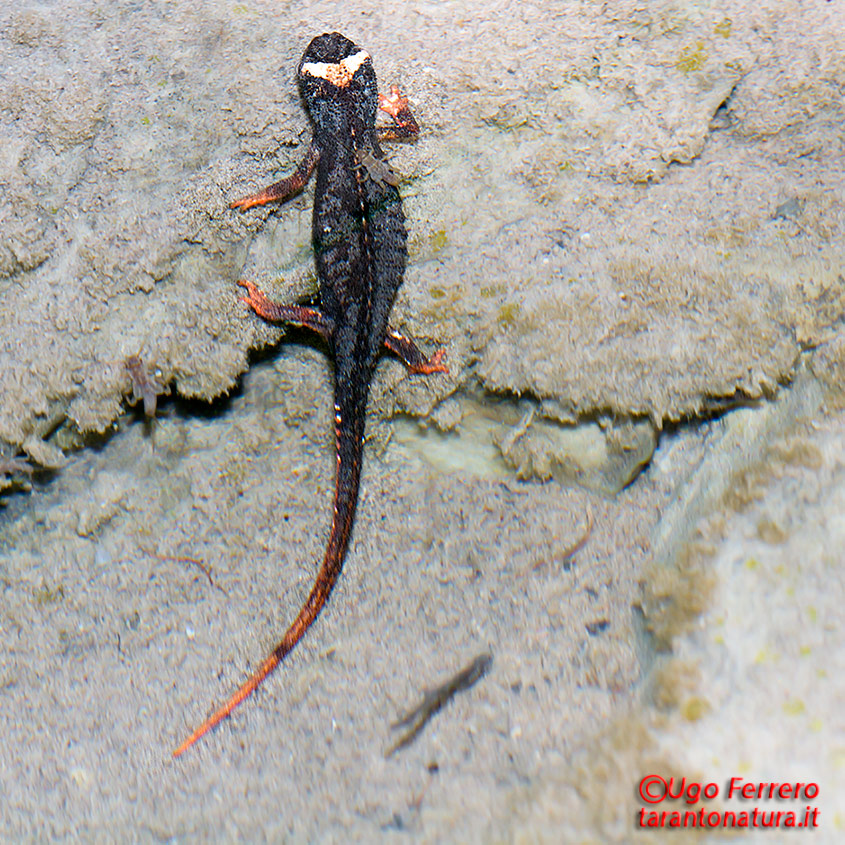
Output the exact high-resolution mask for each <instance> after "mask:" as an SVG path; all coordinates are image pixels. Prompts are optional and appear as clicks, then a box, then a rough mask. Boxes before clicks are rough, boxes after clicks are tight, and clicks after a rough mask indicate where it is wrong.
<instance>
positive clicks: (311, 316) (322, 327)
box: [238, 279, 334, 340]
mask: <svg viewBox="0 0 845 845" xmlns="http://www.w3.org/2000/svg"><path fill="white" fill-rule="evenodd" d="M238 284H239V285H240V286H241V287H242V288H245V289H246V294H247V295H246V296H242V297H241V302H243V303H244V304H245V305H248V306H249V307H250V308H252V310H253V311H255V313H256V314H258V316H259V317H261V318H262V319H263V320H267V321H268V322H270V323H290V324H291V325H294V326H302V327H303V328H306V329H311V331H314V332H317V334H319V335H321V336H322V337H323V338H325V339H326V340H329V339H330V338H331V334H332V331H333V330H334V325H333V324H332V321H331V320H330V319H329V318H328V317H327V316H326V315H325V314H323V312H322V311H318V310H317V309H316V308H306V307H305V306H303V305H280V304H279V303H277V302H273V301H272V300H271V299H268V298H267V297H266V296H265V295H264V294H263V293H262V292H261V291H260V290H259V289H258V287H256V285H254V284H253V283H252V282H248V281H247V280H246V279H241V280H240V281H239V282H238Z"/></svg>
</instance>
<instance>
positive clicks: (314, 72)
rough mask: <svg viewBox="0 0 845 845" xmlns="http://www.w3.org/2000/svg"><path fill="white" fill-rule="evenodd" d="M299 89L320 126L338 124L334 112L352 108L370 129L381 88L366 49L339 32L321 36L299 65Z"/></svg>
mask: <svg viewBox="0 0 845 845" xmlns="http://www.w3.org/2000/svg"><path fill="white" fill-rule="evenodd" d="M297 75H298V79H299V90H300V91H301V92H302V97H303V99H304V100H305V104H306V105H307V106H308V110H309V111H310V112H311V117H312V118H313V119H314V122H315V123H316V124H317V125H318V126H319V125H325V123H324V122H325V121H326V120H327V119H328V121H329V126H330V127H333V126H334V125H335V124H336V121H335V120H332V119H331V118H332V114H331V112H333V111H335V110H336V109H337V107H338V105H340V104H342V105H344V106H345V107H346V108H349V107H350V106H352V107H353V108H355V110H356V111H358V112H359V114H360V116H361V118H362V119H364V120H365V122H367V123H368V124H369V125H370V126H372V125H373V123H374V122H375V113H376V109H377V108H378V85H377V83H376V74H375V71H374V70H373V63H372V61H371V60H370V55H369V53H367V51H366V50H363V49H361V48H360V47H359V46H357V44H355V43H354V42H352V41H350V40H349V39H348V38H346V37H345V36H343V35H341V34H340V33H339V32H329V33H325V34H324V35H318V36H317V37H316V38H315V39H314V40H313V41H312V42H311V43H310V44H309V45H308V49H307V50H306V51H305V55H304V56H303V57H302V61H301V62H300V63H299V69H298V74H297Z"/></svg>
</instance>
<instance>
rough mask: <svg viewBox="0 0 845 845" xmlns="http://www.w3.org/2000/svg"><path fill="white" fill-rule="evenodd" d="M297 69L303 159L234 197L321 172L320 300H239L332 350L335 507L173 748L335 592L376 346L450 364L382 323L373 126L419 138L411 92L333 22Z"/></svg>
mask: <svg viewBox="0 0 845 845" xmlns="http://www.w3.org/2000/svg"><path fill="white" fill-rule="evenodd" d="M297 79H298V82H299V89H300V93H301V95H302V99H303V100H304V102H305V106H306V108H307V110H308V112H309V114H310V117H311V121H312V123H313V128H314V131H313V137H312V140H311V143H310V145H309V147H308V151H307V152H306V154H305V157H304V158H303V160H302V162H301V163H300V165H299V166H298V167H297V168H296V170H295V171H294V173H293V174H292V175H290V176H288V177H287V178H285V179H282V180H281V181H280V182H276V183H275V184H273V185H271V186H269V187H268V188H265V189H264V190H263V191H260V192H259V193H257V194H253V195H251V196H248V197H245V198H243V199H240V200H237V201H236V202H233V203H232V205H231V207H232V208H235V209H240V210H242V211H243V210H246V209H249V208H253V207H254V206H259V205H263V204H265V203H269V202H278V201H281V200H285V199H287V198H288V197H290V196H291V195H293V194H295V193H297V192H298V191H300V190H302V188H303V187H304V186H305V184H306V183H307V182H308V180H309V178H310V177H311V175H312V173H313V172H314V171H315V170H316V172H317V184H316V190H315V193H314V216H313V223H312V242H313V247H314V258H315V262H316V265H317V276H318V279H319V300H320V307H319V308H312V307H306V306H303V305H281V304H278V303H275V302H272V301H271V300H270V299H268V298H267V297H266V296H265V295H264V294H263V293H262V292H261V290H260V289H259V288H258V287H257V286H256V285H255V284H253V283H252V282H249V281H245V280H241V281H240V282H239V283H238V284H239V285H241V286H242V287H243V288H244V289H245V291H246V294H245V296H243V297H242V301H243V302H244V303H245V304H246V305H247V306H248V307H249V308H250V309H251V310H252V311H254V312H255V314H257V315H258V316H259V317H261V318H262V319H264V320H268V321H270V322H274V323H288V324H293V325H295V326H300V327H304V328H307V329H311V330H313V331H315V332H317V334H319V335H320V336H322V337H323V338H324V340H325V341H326V343H327V345H328V348H329V351H330V354H331V355H332V356H333V358H334V421H335V444H336V455H337V463H336V469H335V492H334V513H333V517H332V523H331V529H330V531H329V539H328V543H327V545H326V551H325V555H324V557H323V562H322V564H321V566H320V568H319V571H318V573H317V577H316V580H315V582H314V585H313V587H312V589H311V592H310V594H309V595H308V598H307V599H306V601H305V603H304V604H303V606H302V608H301V610H300V611H299V614H298V615H297V617H296V619H294V621H293V623H292V624H291V625H290V627H289V628H288V630H287V632H286V633H285V635H284V636H283V637H282V639H281V640H280V641H279V643H278V645H277V646H276V647H275V648H274V649H273V651H272V652H271V653H270V654H269V656H268V657H267V658H265V660H264V661H263V662H262V663H261V664H260V665H259V666H258V668H257V669H256V670H255V671H254V673H253V674H252V675H251V676H250V677H249V678H248V679H247V680H246V682H245V683H244V684H243V685H242V686H241V687H240V688H239V689H238V690H237V691H236V692H235V693H234V694H233V695H232V696H231V697H230V698H229V700H228V701H227V702H226V703H225V704H224V705H223V706H222V707H220V708H219V709H218V710H216V711H215V712H214V713H212V715H211V716H209V717H208V719H206V721H205V722H203V724H202V725H200V727H199V728H197V729H196V730H195V731H194V732H193V733H192V734H191V736H190V737H188V739H186V740H185V741H184V742H183V743H182V744H181V745H180V746H179V747H178V748H177V749H176V750H175V751H174V752H173V755H174V756H175V757H178V756H179V755H180V754H182V753H183V752H184V751H186V750H187V749H188V748H189V747H190V746H192V745H193V744H194V743H195V742H196V741H197V740H198V739H200V737H202V736H203V735H205V734H206V733H207V732H208V731H209V730H211V729H212V728H214V727H215V726H216V725H217V724H219V723H220V722H221V721H222V720H223V719H225V718H226V717H227V716H229V715H230V714H231V713H232V711H233V710H234V709H235V708H236V707H237V706H238V705H239V704H240V703H241V702H242V701H244V699H246V698H247V697H248V696H249V695H250V694H251V693H252V692H254V691H255V689H256V688H257V687H258V686H259V685H260V684H261V683H262V682H263V681H264V680H265V679H266V678H267V676H268V675H270V673H271V672H273V671H274V670H275V669H276V668H277V667H278V666H279V664H280V663H281V662H282V660H283V659H284V658H285V656H286V655H287V654H288V653H289V652H290V651H291V649H293V648H294V646H295V645H296V644H297V643H298V642H299V640H300V639H301V638H302V636H303V634H305V632H306V631H307V630H308V628H309V626H310V625H311V624H312V623H313V622H314V620H315V619H316V618H317V616H318V615H319V613H320V611H321V610H322V609H323V607H324V606H325V604H326V601H327V600H328V598H329V596H330V595H331V592H332V588H333V587H334V585H335V583H336V582H337V579H338V577H339V575H340V572H341V569H342V567H343V561H344V557H345V555H346V550H347V547H348V546H349V538H350V535H351V533H352V525H353V522H354V519H355V510H356V506H357V503H358V487H359V483H360V479H361V461H362V456H363V447H364V419H365V415H366V407H367V397H368V394H369V388H370V381H371V380H372V378H373V372H374V370H375V366H376V362H377V360H378V358H379V355H380V354H381V352H382V350H383V349H385V348H386V349H387V350H389V351H390V352H392V353H393V354H395V355H397V356H398V357H399V358H400V359H401V360H402V361H404V363H405V365H406V366H407V368H408V370H409V372H411V373H425V374H427V373H437V372H448V369H447V368H446V366H445V365H444V364H443V350H442V349H440V350H438V351H437V352H435V353H434V354H433V355H432V356H431V357H426V356H425V355H424V354H423V353H422V352H421V351H420V350H419V349H418V348H417V346H416V344H415V343H414V342H413V341H412V340H411V339H410V338H407V337H404V336H402V335H400V334H399V333H398V332H395V331H394V330H393V329H391V328H390V326H389V324H388V317H389V315H390V309H391V307H392V305H393V300H394V299H395V297H396V292H397V290H398V288H399V285H400V284H401V283H402V276H403V273H404V270H405V263H406V259H407V247H406V239H407V234H406V231H405V218H404V215H403V213H402V201H401V198H400V196H399V191H398V190H397V187H396V184H395V183H396V182H397V181H398V180H397V179H395V178H391V177H392V175H393V174H392V171H391V170H390V168H389V165H387V163H386V162H385V155H384V152H383V151H382V148H381V146H380V144H379V135H380V134H381V138H382V140H384V139H385V138H392V139H402V138H414V137H416V135H417V133H418V131H419V129H418V127H417V123H416V121H415V119H414V117H413V115H412V113H411V111H410V108H409V107H408V101H407V99H406V98H405V97H403V96H402V95H401V93H400V92H399V89H398V88H396V87H395V86H394V87H392V88H391V89H390V92H389V94H388V95H387V96H385V95H380V94H379V93H378V87H377V83H376V74H375V71H374V69H373V64H372V60H371V58H370V56H369V54H368V53H367V52H366V51H365V50H363V49H361V48H360V47H359V46H357V45H356V44H354V43H353V42H352V41H350V40H349V39H348V38H346V37H344V36H343V35H341V34H340V33H337V32H332V33H326V34H324V35H320V36H318V37H316V38H314V40H313V41H311V43H310V44H309V45H308V48H307V49H306V51H305V54H304V55H303V57H302V60H301V61H300V63H299V67H298V69H297ZM379 110H382V111H384V112H386V113H387V114H388V115H390V117H391V120H392V125H391V126H390V127H388V128H387V130H386V131H384V130H378V129H377V128H376V115H377V112H378V111H379Z"/></svg>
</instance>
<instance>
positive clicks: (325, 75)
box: [301, 50, 370, 88]
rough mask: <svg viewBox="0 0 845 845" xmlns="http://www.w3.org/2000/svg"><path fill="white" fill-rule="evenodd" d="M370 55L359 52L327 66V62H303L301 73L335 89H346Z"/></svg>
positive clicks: (362, 51)
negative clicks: (326, 83)
mask: <svg viewBox="0 0 845 845" xmlns="http://www.w3.org/2000/svg"><path fill="white" fill-rule="evenodd" d="M369 58H370V54H369V53H368V52H367V51H366V50H359V51H358V52H357V53H353V54H352V55H351V56H347V57H346V58H345V59H341V60H340V61H339V62H335V63H334V64H329V63H328V62H304V63H303V65H302V70H301V73H302V74H303V75H306V76H313V77H316V78H317V79H325V80H326V82H330V83H331V84H332V85H334V86H335V87H336V88H346V86H347V85H349V83H350V82H352V77H353V76H354V75H355V74H356V72H357V71H358V68H360V67H361V65H362V64H364V62H366V61H367V59H369Z"/></svg>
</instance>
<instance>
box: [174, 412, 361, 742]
mask: <svg viewBox="0 0 845 845" xmlns="http://www.w3.org/2000/svg"><path fill="white" fill-rule="evenodd" d="M354 416H355V417H358V416H359V415H358V414H355V415H354ZM344 423H345V424H340V425H338V427H337V430H336V437H337V472H336V480H335V501H334V518H333V519H332V529H331V534H330V535H329V543H328V546H327V547H326V554H325V557H324V558H323V565H322V566H321V567H320V571H319V572H318V573H317V580H316V581H315V582H314V586H313V587H312V588H311V593H310V595H309V596H308V599H307V601H306V602H305V604H304V605H303V606H302V609H301V610H300V611H299V615H298V616H297V617H296V619H295V620H294V622H293V624H292V625H291V626H290V628H288V630H287V632H286V633H285V635H284V637H283V638H282V640H281V642H280V643H279V644H278V645H277V646H276V647H275V648H274V649H273V652H272V653H271V654H270V656H269V657H267V658H266V659H265V660H264V661H263V662H262V663H261V665H260V666H259V667H258V669H256V670H255V672H254V673H253V675H252V676H251V677H250V678H249V679H248V680H247V681H246V683H244V684H243V685H242V686H241V687H240V689H239V690H238V691H237V692H236V693H235V694H234V695H233V696H232V697H231V698H230V699H229V700H228V701H227V702H226V703H225V704H224V705H223V706H222V707H221V708H220V709H219V710H217V711H216V712H215V713H212V715H211V716H209V717H208V718H207V719H206V720H205V721H204V722H203V723H202V724H201V725H200V726H199V727H198V728H197V729H196V730H195V731H194V732H193V733H192V734H191V735H190V736H189V737H188V738H187V739H186V740H185V741H184V742H183V743H182V744H181V745H180V746H179V747H178V748H177V749H176V750H175V751H174V752H173V756H174V757H179V756H180V755H181V754H183V753H184V752H185V751H187V750H188V749H189V748H190V747H191V746H192V745H193V744H194V743H195V742H196V741H197V740H198V739H200V738H201V737H203V736H205V734H207V733H208V732H209V731H210V730H211V729H212V728H214V727H216V726H217V725H218V724H219V723H220V722H222V721H223V719H225V718H226V717H227V716H228V715H229V714H230V713H231V712H232V711H233V710H234V709H235V708H236V707H237V706H238V705H239V704H240V703H241V702H242V701H243V700H244V699H246V698H248V697H249V696H250V695H251V694H252V693H253V692H254V691H255V690H256V689H257V688H258V687H259V685H260V684H261V683H262V681H264V679H265V678H267V676H268V675H270V674H271V673H272V672H273V670H274V669H275V668H276V667H277V666H278V665H279V664H280V663H281V662H282V660H284V658H285V656H286V655H287V654H288V653H289V652H290V651H291V650H292V649H293V647H294V646H295V645H296V644H297V643H298V642H299V641H300V639H302V636H303V634H304V633H305V632H306V631H307V630H308V628H309V626H310V625H311V623H312V622H313V621H314V620H315V619H316V618H317V617H318V616H319V614H320V611H321V610H322V609H323V607H324V605H325V604H326V601H327V600H328V598H329V595H331V591H332V588H333V587H334V585H335V582H336V581H337V579H338V576H339V575H340V571H341V569H342V568H343V559H344V556H345V555H346V547H347V545H348V544H349V535H350V534H351V533H352V523H353V521H354V519H355V508H356V505H357V503H358V484H359V481H360V479H361V453H362V451H363V440H364V438H363V434H364V425H363V414H362V415H361V419H353V420H344Z"/></svg>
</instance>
